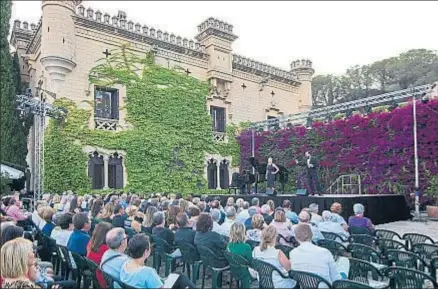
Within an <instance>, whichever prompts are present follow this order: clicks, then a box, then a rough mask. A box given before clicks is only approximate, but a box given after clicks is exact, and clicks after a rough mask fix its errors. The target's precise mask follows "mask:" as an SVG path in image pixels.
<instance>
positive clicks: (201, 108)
mask: <svg viewBox="0 0 438 290" xmlns="http://www.w3.org/2000/svg"><path fill="white" fill-rule="evenodd" d="M89 80H90V82H92V83H94V84H96V85H98V86H106V87H114V85H115V84H121V85H124V86H126V92H127V97H126V99H125V100H124V102H125V108H126V111H127V116H126V121H127V122H128V123H129V124H130V125H132V128H130V129H126V130H122V131H117V132H108V131H99V130H90V129H89V127H88V122H89V120H90V117H91V112H90V111H88V110H85V109H79V108H77V107H76V105H75V104H74V103H73V102H71V101H68V100H66V99H59V100H57V101H56V104H57V105H59V106H63V107H65V108H67V110H68V116H67V119H66V121H65V122H52V121H51V123H50V127H49V129H48V132H47V133H46V157H45V161H46V163H45V164H46V165H45V185H46V187H47V189H48V190H49V191H52V192H59V191H64V190H68V189H72V190H75V191H78V192H86V191H90V185H91V183H90V181H89V179H88V177H87V176H86V166H87V160H88V156H87V155H86V154H85V153H83V152H82V147H83V146H86V145H88V146H95V147H100V148H105V149H107V150H114V151H116V150H123V151H124V152H126V159H125V160H124V164H125V168H126V173H127V176H128V184H125V189H124V190H131V191H135V192H139V193H142V192H143V193H145V192H181V193H186V194H187V193H200V192H207V191H208V190H207V182H206V180H205V178H204V177H203V174H204V155H205V153H217V154H221V155H222V156H232V157H233V166H237V165H238V164H239V162H240V160H239V157H240V148H239V145H238V144H237V142H236V138H235V134H236V132H237V130H238V129H239V127H238V126H228V128H227V136H228V140H229V141H228V143H223V144H220V143H215V142H214V141H213V139H212V132H211V119H210V116H209V115H208V114H207V110H206V107H207V104H206V96H207V94H208V91H209V85H208V83H206V82H202V81H199V80H197V79H195V78H192V77H187V76H186V75H185V74H183V73H181V72H179V71H178V70H175V69H173V70H169V69H166V68H163V67H161V66H159V65H155V63H154V59H153V56H152V55H151V54H147V55H146V57H145V58H140V57H138V56H137V55H135V54H133V53H131V52H130V51H129V50H127V49H126V47H125V46H122V49H121V50H120V51H113V52H112V55H111V57H109V58H108V59H102V60H99V64H98V65H97V66H95V67H94V68H93V69H92V70H91V71H90V78H89Z"/></svg>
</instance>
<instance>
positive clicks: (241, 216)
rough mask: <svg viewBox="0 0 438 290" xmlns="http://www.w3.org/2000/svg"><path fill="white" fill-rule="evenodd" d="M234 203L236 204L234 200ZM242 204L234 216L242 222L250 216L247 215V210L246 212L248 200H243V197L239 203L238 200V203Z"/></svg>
mask: <svg viewBox="0 0 438 290" xmlns="http://www.w3.org/2000/svg"><path fill="white" fill-rule="evenodd" d="M236 204H237V202H236ZM240 204H241V205H242V206H241V207H240V211H239V212H238V214H237V216H236V221H237V222H241V223H244V222H245V221H246V220H247V219H249V218H250V216H249V212H248V209H249V202H247V201H243V199H242V202H241V203H240V202H239V205H240Z"/></svg>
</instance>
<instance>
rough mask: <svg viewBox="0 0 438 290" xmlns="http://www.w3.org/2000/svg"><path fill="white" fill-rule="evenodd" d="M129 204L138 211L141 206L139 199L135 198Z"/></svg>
mask: <svg viewBox="0 0 438 290" xmlns="http://www.w3.org/2000/svg"><path fill="white" fill-rule="evenodd" d="M131 204H132V205H133V206H135V207H137V209H138V208H139V207H140V205H141V199H140V198H138V197H137V198H136V199H134V200H132V201H131Z"/></svg>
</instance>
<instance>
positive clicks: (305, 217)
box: [298, 211, 310, 223]
mask: <svg viewBox="0 0 438 290" xmlns="http://www.w3.org/2000/svg"><path fill="white" fill-rule="evenodd" d="M298 220H299V222H300V223H308V222H309V221H310V215H309V213H307V212H306V211H302V212H300V214H299V215H298Z"/></svg>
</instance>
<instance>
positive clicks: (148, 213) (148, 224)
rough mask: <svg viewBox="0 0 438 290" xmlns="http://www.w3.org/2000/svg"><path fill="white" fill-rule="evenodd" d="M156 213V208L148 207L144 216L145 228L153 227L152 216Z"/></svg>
mask: <svg viewBox="0 0 438 290" xmlns="http://www.w3.org/2000/svg"><path fill="white" fill-rule="evenodd" d="M156 212H158V208H157V207H156V206H153V205H151V206H149V207H148V209H147V210H146V213H145V216H144V223H143V225H144V226H145V227H152V226H153V225H154V220H153V216H154V214H155V213H156Z"/></svg>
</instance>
